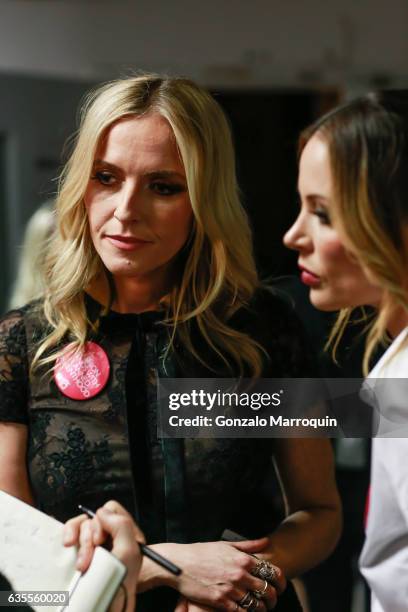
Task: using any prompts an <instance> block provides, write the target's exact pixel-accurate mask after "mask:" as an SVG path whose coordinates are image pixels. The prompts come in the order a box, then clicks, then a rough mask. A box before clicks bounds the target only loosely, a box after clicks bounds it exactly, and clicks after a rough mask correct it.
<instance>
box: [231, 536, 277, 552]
mask: <svg viewBox="0 0 408 612" xmlns="http://www.w3.org/2000/svg"><path fill="white" fill-rule="evenodd" d="M229 544H231V546H233V547H234V548H236V549H237V550H241V551H242V552H246V553H247V554H249V555H253V554H255V553H257V552H258V553H259V552H262V551H263V550H265V548H266V547H267V546H268V544H269V538H267V537H264V538H258V539H256V540H243V541H242V542H229Z"/></svg>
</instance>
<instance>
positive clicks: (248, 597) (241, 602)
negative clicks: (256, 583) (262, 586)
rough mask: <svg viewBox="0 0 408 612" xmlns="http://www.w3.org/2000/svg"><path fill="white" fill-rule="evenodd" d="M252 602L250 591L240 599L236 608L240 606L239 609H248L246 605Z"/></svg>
mask: <svg viewBox="0 0 408 612" xmlns="http://www.w3.org/2000/svg"><path fill="white" fill-rule="evenodd" d="M249 601H252V593H251V591H247V592H246V593H245V595H244V596H243V597H241V599H240V600H239V602H238V606H241V608H248V607H249V606H247V605H246V604H247V603H248V602H249Z"/></svg>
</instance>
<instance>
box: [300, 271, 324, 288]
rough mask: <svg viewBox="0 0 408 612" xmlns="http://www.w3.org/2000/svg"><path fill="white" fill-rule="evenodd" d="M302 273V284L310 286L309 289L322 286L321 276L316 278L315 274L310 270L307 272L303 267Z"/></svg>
mask: <svg viewBox="0 0 408 612" xmlns="http://www.w3.org/2000/svg"><path fill="white" fill-rule="evenodd" d="M300 271H301V274H300V280H301V281H302V283H304V284H305V285H308V286H309V287H318V286H319V285H320V283H321V280H320V276H316V274H313V272H310V270H307V269H306V268H303V267H302V266H300Z"/></svg>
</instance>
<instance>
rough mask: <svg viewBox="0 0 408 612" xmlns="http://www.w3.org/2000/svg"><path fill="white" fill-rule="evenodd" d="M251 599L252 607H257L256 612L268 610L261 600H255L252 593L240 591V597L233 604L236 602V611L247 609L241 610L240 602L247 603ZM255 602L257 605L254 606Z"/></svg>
mask: <svg viewBox="0 0 408 612" xmlns="http://www.w3.org/2000/svg"><path fill="white" fill-rule="evenodd" d="M251 599H252V602H253V605H252V607H255V605H257V608H256V612H266V610H267V609H268V608H267V607H266V602H264V601H263V600H262V599H257V598H256V597H255V595H254V593H253V592H252V591H241V592H240V596H239V598H235V602H236V606H235V608H236V610H245V609H247V608H243V607H242V606H241V605H240V602H244V601H245V602H246V603H248V601H250V600H251ZM256 601H257V602H258V604H256ZM237 605H238V607H237Z"/></svg>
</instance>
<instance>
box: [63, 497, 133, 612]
mask: <svg viewBox="0 0 408 612" xmlns="http://www.w3.org/2000/svg"><path fill="white" fill-rule="evenodd" d="M108 539H111V541H112V548H111V552H112V554H113V555H115V557H117V558H118V559H119V560H120V561H122V563H124V564H125V565H126V568H127V574H126V578H125V580H124V582H123V585H124V587H125V589H126V591H127V597H128V606H127V607H126V610H127V612H130V611H132V610H133V609H134V602H135V597H136V587H137V579H138V575H139V571H140V567H141V564H142V553H141V552H140V547H139V544H138V542H144V536H143V534H142V532H141V531H140V529H139V528H138V527H137V525H136V524H135V522H134V521H133V519H132V517H131V516H130V514H129V513H128V512H127V511H126V510H125V509H124V508H123V506H121V505H120V504H119V503H118V502H115V501H109V502H107V503H106V504H105V505H104V506H103V507H102V508H99V509H98V510H97V512H96V516H95V517H94V518H92V519H90V518H89V517H88V516H87V515H86V514H81V515H79V516H76V517H75V518H72V519H70V520H69V521H67V523H66V524H65V525H64V545H65V546H72V545H77V546H78V558H77V568H78V569H79V570H80V571H81V572H85V571H86V570H87V569H88V567H89V565H90V563H91V561H92V557H93V553H94V549H95V547H96V546H100V545H101V544H103V543H105V542H106V541H108ZM120 595H121V592H120V591H119V593H118V596H117V598H116V599H118V598H119V597H120ZM122 595H123V594H122ZM116 599H115V601H116ZM117 607H118V609H122V607H123V602H122V605H121V606H117ZM114 609H116V606H115V605H114Z"/></svg>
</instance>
